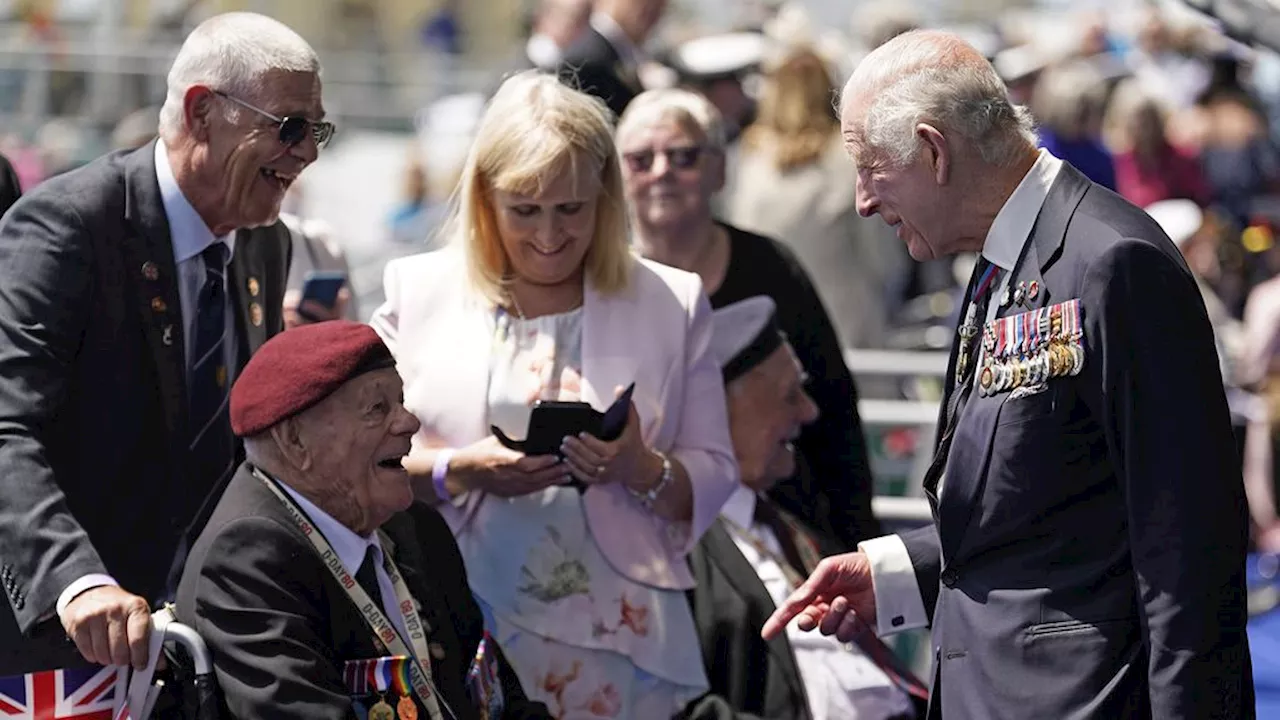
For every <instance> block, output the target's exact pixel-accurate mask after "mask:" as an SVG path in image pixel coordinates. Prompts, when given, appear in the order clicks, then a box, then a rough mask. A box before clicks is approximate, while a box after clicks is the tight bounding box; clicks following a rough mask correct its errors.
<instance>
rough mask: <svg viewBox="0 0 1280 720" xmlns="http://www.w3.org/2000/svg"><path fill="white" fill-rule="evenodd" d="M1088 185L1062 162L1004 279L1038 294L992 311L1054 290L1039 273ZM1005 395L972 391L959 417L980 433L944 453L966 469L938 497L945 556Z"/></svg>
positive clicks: (982, 473)
mask: <svg viewBox="0 0 1280 720" xmlns="http://www.w3.org/2000/svg"><path fill="white" fill-rule="evenodd" d="M1088 189H1089V181H1088V180H1087V179H1085V178H1084V176H1083V175H1081V174H1080V173H1079V172H1078V171H1076V170H1075V169H1074V168H1072V167H1071V166H1070V165H1068V164H1066V163H1063V165H1062V169H1061V170H1060V171H1059V173H1058V177H1057V179H1056V180H1054V183H1053V186H1052V187H1050V188H1049V195H1048V196H1047V197H1046V198H1045V202H1044V205H1043V206H1042V207H1041V208H1040V214H1039V215H1038V216H1037V217H1036V223H1035V225H1034V226H1033V227H1032V229H1031V236H1030V238H1028V240H1027V242H1026V243H1024V244H1023V247H1022V254H1021V255H1020V256H1019V258H1018V263H1017V265H1015V266H1014V269H1013V273H1012V274H1011V278H1010V282H1009V285H1008V287H1010V288H1011V289H1016V288H1017V287H1018V284H1019V283H1025V287H1030V285H1031V283H1032V282H1035V283H1037V289H1038V291H1037V293H1036V297H1035V298H1029V295H1028V300H1027V301H1026V302H1025V303H1024V304H1023V305H1018V304H1015V303H1013V302H1012V301H1011V302H1010V303H1009V304H1008V305H1003V304H1002V305H1001V307H1000V310H999V312H997V313H996V317H998V318H999V317H1007V316H1009V315H1017V314H1018V313H1022V312H1027V311H1029V310H1032V309H1035V308H1040V307H1044V306H1046V305H1048V304H1049V298H1050V296H1051V295H1052V292H1051V291H1050V289H1049V288H1048V287H1046V286H1045V283H1044V275H1043V273H1044V271H1045V270H1046V269H1047V268H1048V267H1049V266H1050V265H1051V264H1052V263H1053V262H1054V260H1056V259H1057V258H1058V257H1059V256H1060V255H1061V248H1062V243H1063V242H1064V241H1065V239H1066V233H1067V225H1068V223H1069V222H1070V220H1071V216H1072V214H1073V213H1075V210H1076V208H1077V207H1078V206H1079V205H1080V201H1081V200H1083V199H1084V195H1085V192H1087V191H1088ZM1012 294H1013V293H1012V292H1011V295H1012ZM998 300H1001V301H1002V300H1003V299H1002V298H998ZM1008 398H1009V394H1008V393H1003V395H1002V397H1000V399H999V403H998V404H995V403H990V402H987V403H982V402H978V400H979V398H976V397H975V398H973V400H972V401H970V402H969V403H968V404H967V405H966V406H965V412H964V417H963V418H962V419H961V422H962V423H973V424H974V425H973V426H971V427H968V428H966V432H965V434H966V435H967V436H969V437H972V438H980V441H979V442H977V443H973V442H956V443H953V444H952V446H951V457H949V458H947V463H948V466H949V467H955V468H963V469H965V471H964V472H956V473H952V474H950V475H948V476H947V486H946V489H945V490H944V492H943V493H942V495H943V497H942V499H941V500H940V501H939V503H938V511H937V513H938V518H939V523H938V532H939V536H940V539H941V540H942V549H943V553H944V555H945V556H946V558H947V561H948V562H950V561H951V559H952V557H953V556H954V554H955V553H957V552H959V550H960V547H961V543H962V542H963V540H964V533H965V531H966V530H967V529H968V526H969V521H970V519H971V518H972V517H973V511H974V509H975V506H976V503H977V501H978V497H979V495H980V494H981V492H982V488H983V487H984V486H985V484H986V483H985V479H986V475H987V464H988V462H990V459H991V448H992V446H993V444H994V442H995V430H996V425H997V422H998V421H999V418H1000V410H1001V409H1003V407H1004V403H1005V401H1007V400H1008Z"/></svg>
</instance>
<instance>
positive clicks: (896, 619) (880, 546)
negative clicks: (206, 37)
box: [858, 535, 929, 636]
mask: <svg viewBox="0 0 1280 720" xmlns="http://www.w3.org/2000/svg"><path fill="white" fill-rule="evenodd" d="M858 549H859V550H861V551H862V552H863V553H865V554H866V556H867V560H869V561H870V562H871V585H872V588H873V589H874V591H875V595H876V633H877V634H879V635H882V636H883V635H892V634H893V633H898V632H902V631H904V630H915V629H916V628H922V627H928V626H929V615H928V614H927V613H926V612H925V611H924V599H923V598H922V597H921V596H920V586H919V585H918V584H917V583H916V571H915V568H914V567H912V565H911V556H910V555H908V554H907V546H906V545H904V544H902V538H900V537H898V536H897V535H886V536H884V537H878V538H874V539H872V540H866V541H864V542H860V543H858Z"/></svg>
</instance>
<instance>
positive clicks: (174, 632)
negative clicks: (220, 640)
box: [164, 622, 213, 676]
mask: <svg viewBox="0 0 1280 720" xmlns="http://www.w3.org/2000/svg"><path fill="white" fill-rule="evenodd" d="M164 639H165V642H168V641H169V640H173V641H174V642H176V643H177V644H179V645H181V646H182V647H184V648H186V650H187V653H188V654H189V655H191V661H192V662H193V663H194V664H195V673H196V675H197V676H201V675H208V674H210V673H212V672H213V657H212V656H211V655H210V654H209V646H208V645H206V644H205V642H204V639H203V638H201V637H200V635H199V633H197V632H196V631H195V630H193V629H191V628H190V627H189V626H187V625H183V624H182V623H179V622H171V623H169V624H168V625H166V626H165V629H164Z"/></svg>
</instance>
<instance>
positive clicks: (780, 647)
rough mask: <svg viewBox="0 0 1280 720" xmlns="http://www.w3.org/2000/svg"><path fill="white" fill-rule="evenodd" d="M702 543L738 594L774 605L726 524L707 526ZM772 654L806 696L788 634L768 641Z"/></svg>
mask: <svg viewBox="0 0 1280 720" xmlns="http://www.w3.org/2000/svg"><path fill="white" fill-rule="evenodd" d="M702 542H703V543H704V547H705V548H706V549H707V550H708V552H709V553H710V557H711V561H712V562H713V563H715V564H716V567H718V568H720V572H721V573H723V574H724V577H725V580H726V581H728V583H729V584H730V585H732V586H733V589H734V590H735V591H736V592H737V593H738V595H740V596H742V597H744V598H749V599H750V600H751V602H752V603H753V604H755V605H757V606H759V607H765V608H773V607H774V603H773V598H771V597H770V596H769V591H768V590H766V589H765V587H764V584H763V583H761V582H760V576H759V575H758V574H757V573H756V569H755V568H753V567H751V563H749V562H747V559H746V558H745V557H743V555H742V552H741V551H740V550H738V546H737V545H736V544H734V542H733V537H731V536H730V534H729V531H728V530H726V529H725V527H724V523H723V522H721V521H719V520H717V521H716V522H714V523H712V525H711V527H710V528H708V529H707V533H706V535H704V536H703V539H702ZM755 630H756V628H746V631H747V632H754V631H755ZM768 646H769V654H770V655H771V656H772V658H773V662H774V663H775V664H776V666H777V668H778V671H779V672H781V673H782V676H783V677H785V678H786V679H787V684H788V685H790V686H791V690H792V692H794V693H795V694H796V696H797V697H805V693H804V686H803V684H802V683H801V682H800V668H799V667H798V666H797V665H796V658H795V653H794V652H793V651H792V649H791V643H790V642H789V641H788V640H787V634H786V633H785V632H784V633H779V634H778V636H777V637H775V638H773V639H772V640H770V641H769V642H768Z"/></svg>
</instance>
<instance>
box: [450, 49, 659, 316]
mask: <svg viewBox="0 0 1280 720" xmlns="http://www.w3.org/2000/svg"><path fill="white" fill-rule="evenodd" d="M566 172H568V173H575V174H576V173H588V174H589V175H595V176H596V177H598V178H599V182H600V187H601V192H600V197H599V201H598V205H597V208H596V227H595V234H594V236H593V237H592V239H591V247H590V248H589V249H588V250H587V255H586V259H585V265H586V278H587V281H588V282H590V283H591V284H592V286H593V287H594V288H595V289H596V290H597V291H599V292H602V293H606V294H608V293H615V292H618V291H620V290H622V289H623V288H625V287H626V284H627V277H628V275H629V274H630V272H631V264H632V263H633V262H634V258H633V256H632V253H631V247H630V238H629V229H628V227H627V212H626V205H625V202H626V201H625V200H624V197H623V194H622V174H621V172H620V170H619V167H618V154H617V150H616V149H615V147H614V142H613V117H612V115H611V113H610V112H609V109H608V108H607V107H606V106H605V104H604V103H603V102H601V101H600V100H598V99H596V98H594V97H591V96H589V95H586V94H584V93H580V92H578V91H576V90H573V89H571V88H569V87H568V86H566V85H564V84H563V83H561V82H560V81H559V80H557V79H556V78H555V77H554V76H552V75H549V74H544V73H540V72H538V71H536V70H530V71H526V72H522V73H519V74H517V75H514V76H512V77H511V78H509V79H507V80H506V81H505V82H503V83H502V86H501V87H499V88H498V92H497V93H496V94H494V96H493V99H492V100H490V101H489V106H488V108H486V109H485V112H484V115H483V116H482V117H481V118H480V123H479V125H478V126H477V128H476V136H475V141H474V142H473V144H472V146H471V151H470V152H469V153H468V154H467V159H466V162H465V163H464V165H463V168H462V173H461V177H460V179H459V181H458V189H457V193H456V195H455V197H454V201H453V210H452V212H451V215H450V219H449V222H448V223H447V226H446V227H447V228H448V229H447V230H446V232H447V233H448V235H449V237H450V238H451V242H454V243H460V244H461V245H462V248H463V252H464V254H465V256H466V261H467V273H468V275H469V279H470V281H471V284H472V285H473V286H474V287H475V288H476V289H477V290H479V291H480V293H481V294H483V295H484V296H485V298H487V299H488V300H490V301H491V302H493V303H495V304H501V303H502V302H504V301H505V299H506V289H505V286H506V282H507V279H508V275H507V273H508V270H509V265H510V264H509V261H508V259H507V256H506V252H505V251H504V250H503V248H502V241H501V238H500V237H499V234H498V225H497V219H496V216H495V214H494V208H493V192H494V191H498V190H501V191H505V192H511V193H517V194H520V195H537V194H538V193H539V192H541V190H542V188H544V187H546V186H547V185H549V184H550V178H552V177H554V176H557V175H560V174H561V173H566Z"/></svg>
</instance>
